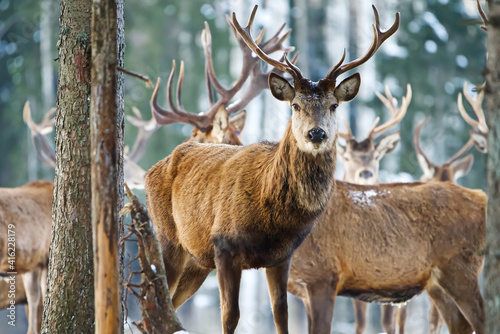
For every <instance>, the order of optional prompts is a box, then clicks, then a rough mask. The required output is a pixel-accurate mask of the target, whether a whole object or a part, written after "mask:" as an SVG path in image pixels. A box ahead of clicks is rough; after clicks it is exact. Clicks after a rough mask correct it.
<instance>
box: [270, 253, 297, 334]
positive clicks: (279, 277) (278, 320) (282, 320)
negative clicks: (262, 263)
mask: <svg viewBox="0 0 500 334" xmlns="http://www.w3.org/2000/svg"><path fill="white" fill-rule="evenodd" d="M290 261H291V259H288V260H287V261H285V262H284V263H282V264H280V265H278V266H276V267H270V268H266V277H267V285H268V287H269V296H270V297H271V308H272V310H273V316H274V323H275V324H276V330H277V332H278V334H286V333H288V302H287V295H286V286H287V281H288V270H289V269H290Z"/></svg>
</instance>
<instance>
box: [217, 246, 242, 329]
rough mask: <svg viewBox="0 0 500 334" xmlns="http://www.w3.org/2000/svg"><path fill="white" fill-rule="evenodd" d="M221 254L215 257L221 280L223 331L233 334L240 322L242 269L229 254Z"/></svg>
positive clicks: (218, 275)
mask: <svg viewBox="0 0 500 334" xmlns="http://www.w3.org/2000/svg"><path fill="white" fill-rule="evenodd" d="M216 253H218V252H217V251H216ZM220 253H222V254H217V255H216V257H215V266H216V269H217V279H218V280H219V290H220V302H221V316H222V330H223V333H224V334H233V333H234V331H235V329H236V325H238V321H239V320H240V307H239V305H238V297H239V293H240V281H241V268H240V267H237V266H234V265H233V257H232V256H230V255H229V254H228V253H227V252H220Z"/></svg>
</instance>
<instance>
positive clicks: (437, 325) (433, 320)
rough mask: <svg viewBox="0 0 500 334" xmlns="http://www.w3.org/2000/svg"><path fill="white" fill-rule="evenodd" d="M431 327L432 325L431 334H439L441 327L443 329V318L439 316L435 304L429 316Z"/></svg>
mask: <svg viewBox="0 0 500 334" xmlns="http://www.w3.org/2000/svg"><path fill="white" fill-rule="evenodd" d="M429 325H430V330H429V333H430V334H439V333H441V327H443V321H442V319H441V316H440V315H439V311H438V309H437V308H436V306H435V305H434V304H432V305H431V312H430V315H429Z"/></svg>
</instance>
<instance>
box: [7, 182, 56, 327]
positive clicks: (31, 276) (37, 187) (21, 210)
mask: <svg viewBox="0 0 500 334" xmlns="http://www.w3.org/2000/svg"><path fill="white" fill-rule="evenodd" d="M53 192H54V186H53V184H52V182H47V181H35V182H30V183H28V184H25V185H24V186H21V187H17V188H0V226H1V228H2V230H3V231H4V233H2V237H0V272H1V273H4V274H8V273H9V272H17V274H19V275H20V276H17V280H20V279H21V275H22V280H23V282H24V289H25V292H26V297H27V299H28V306H29V327H28V333H37V328H38V325H37V313H38V312H37V310H38V305H39V300H40V292H41V295H42V300H43V295H44V293H45V283H46V282H45V279H46V274H47V259H48V254H49V245H50V233H51V228H52V194H53ZM9 224H12V225H14V226H15V228H11V229H10V230H12V231H14V232H15V270H12V269H11V268H10V267H9V263H8V260H9V254H8V252H9V250H10V249H9V248H10V247H12V245H9V241H8V239H7V238H8V233H7V231H8V230H9ZM8 275H10V274H8ZM7 297H8V296H7V295H5V296H3V295H2V298H7Z"/></svg>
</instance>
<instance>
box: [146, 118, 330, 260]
mask: <svg viewBox="0 0 500 334" xmlns="http://www.w3.org/2000/svg"><path fill="white" fill-rule="evenodd" d="M290 131H291V129H290V127H289V128H288V130H287V133H288V134H287V135H285V139H284V140H283V141H282V142H281V143H279V144H271V143H259V144H254V145H250V146H247V147H245V148H243V147H234V146H221V145H209V144H204V145H203V144H201V145H200V144H195V143H186V144H183V145H180V146H179V147H178V148H176V149H175V150H174V152H172V154H171V156H170V157H169V158H167V159H165V160H163V161H161V162H160V163H159V164H157V165H155V166H154V167H153V168H152V169H151V170H150V171H149V172H148V176H147V178H146V182H147V184H148V187H147V196H148V199H150V198H154V199H155V203H156V202H157V199H158V198H159V197H158V196H159V192H161V196H162V197H163V201H162V202H163V203H169V202H171V206H170V205H168V204H167V207H166V208H163V205H162V208H161V209H162V210H163V211H164V213H165V211H166V213H167V215H168V221H166V220H165V217H164V216H161V217H160V216H159V215H158V214H157V208H156V206H155V203H153V202H152V201H148V207H149V208H150V209H149V212H150V214H151V217H152V220H153V221H154V222H155V226H158V229H159V231H161V232H159V235H160V236H162V238H164V237H166V238H168V240H169V243H174V244H180V245H182V246H183V247H184V248H185V250H186V251H187V252H189V254H191V256H192V257H193V258H194V259H195V261H196V262H197V264H198V265H200V266H201V267H204V268H210V269H212V268H215V252H231V253H232V256H233V261H235V263H236V264H237V265H238V266H240V267H241V268H242V269H250V268H260V267H273V266H276V265H279V264H281V263H283V262H284V261H286V260H287V259H288V258H289V257H290V255H291V253H292V251H293V250H294V249H295V248H296V247H297V246H298V244H300V242H301V241H302V240H303V239H304V238H305V236H306V235H307V234H308V233H309V231H310V229H311V228H312V225H313V222H314V218H315V217H316V216H317V215H318V214H319V213H320V212H321V210H322V209H323V207H324V205H325V204H326V202H327V200H328V196H329V193H330V189H331V185H332V181H333V173H332V172H333V168H334V158H335V157H334V153H333V152H332V151H328V152H326V153H325V154H321V155H318V156H316V157H312V156H311V154H304V153H303V152H301V151H300V150H298V149H297V147H296V143H294V140H293V139H292V140H290V138H289V137H290ZM200 156H203V157H204V161H206V162H205V163H203V164H200V163H199V157H200ZM242 167H244V172H243V173H232V172H231V171H236V170H238V171H241V170H242ZM312 171H314V173H312ZM172 175H173V176H174V177H172ZM159 177H162V180H161V182H158V178H159ZM209 179H214V180H217V183H216V184H210V183H207V182H200V180H209ZM149 180H151V181H149ZM166 184H168V185H171V186H170V189H171V191H165V190H164V185H166ZM155 185H157V186H156V187H155ZM157 192H158V193H157ZM221 199H224V200H221ZM169 204H170V203H169ZM194 207H196V208H198V209H197V210H192V208H194ZM283 212H287V213H292V214H286V215H285V214H283ZM159 221H162V222H164V223H156V222H159ZM180 222H182V223H180Z"/></svg>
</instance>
